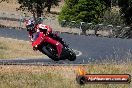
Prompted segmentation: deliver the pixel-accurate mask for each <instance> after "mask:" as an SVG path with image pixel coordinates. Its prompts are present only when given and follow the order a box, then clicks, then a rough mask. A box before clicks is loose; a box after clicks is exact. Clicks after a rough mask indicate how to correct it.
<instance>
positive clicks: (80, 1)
mask: <svg viewBox="0 0 132 88" xmlns="http://www.w3.org/2000/svg"><path fill="white" fill-rule="evenodd" d="M104 4H105V3H104V2H103V1H100V0H66V1H65V4H64V6H63V8H62V11H61V13H60V15H59V17H58V19H59V21H61V20H67V21H73V20H74V21H77V22H80V21H84V22H95V23H98V21H99V19H98V18H99V17H100V16H101V13H102V12H103V11H104V10H105V9H106V6H105V5H104Z"/></svg>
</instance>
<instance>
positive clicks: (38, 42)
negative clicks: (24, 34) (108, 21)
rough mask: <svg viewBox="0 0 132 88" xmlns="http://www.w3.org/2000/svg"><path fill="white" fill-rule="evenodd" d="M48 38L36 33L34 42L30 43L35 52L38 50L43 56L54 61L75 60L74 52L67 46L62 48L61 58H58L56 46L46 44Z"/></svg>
mask: <svg viewBox="0 0 132 88" xmlns="http://www.w3.org/2000/svg"><path fill="white" fill-rule="evenodd" d="M47 38H49V37H48V36H46V35H45V34H44V33H43V32H38V33H36V34H35V37H34V41H33V42H32V46H33V47H35V49H36V50H39V51H40V52H42V53H43V54H45V55H47V56H48V57H49V58H51V59H52V60H54V61H59V60H65V59H68V60H69V61H74V60H76V54H75V52H74V51H73V50H72V49H71V48H69V47H68V46H63V48H62V50H61V51H62V52H61V56H60V57H58V51H57V48H56V46H54V45H53V44H51V43H48V42H46V40H47ZM58 43H60V42H58Z"/></svg>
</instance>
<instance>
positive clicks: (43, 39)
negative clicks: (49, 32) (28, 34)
mask: <svg viewBox="0 0 132 88" xmlns="http://www.w3.org/2000/svg"><path fill="white" fill-rule="evenodd" d="M41 42H47V43H50V44H52V45H54V46H56V48H57V52H58V56H60V54H61V52H62V48H63V45H62V44H61V43H60V42H58V41H56V40H54V39H52V38H50V37H48V36H46V35H44V34H43V32H40V34H39V37H38V38H37V39H36V41H33V42H32V46H33V47H35V46H36V45H39V44H40V43H41Z"/></svg>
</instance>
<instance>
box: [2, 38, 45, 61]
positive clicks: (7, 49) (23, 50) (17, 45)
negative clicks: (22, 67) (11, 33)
mask: <svg viewBox="0 0 132 88" xmlns="http://www.w3.org/2000/svg"><path fill="white" fill-rule="evenodd" d="M20 57H21V58H29V57H30V58H38V57H45V55H43V54H41V53H40V52H39V51H33V49H32V45H31V43H30V42H26V41H20V40H15V39H9V38H2V37H0V59H9V58H20Z"/></svg>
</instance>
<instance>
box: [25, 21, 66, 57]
mask: <svg viewBox="0 0 132 88" xmlns="http://www.w3.org/2000/svg"><path fill="white" fill-rule="evenodd" d="M26 28H27V31H29V37H30V39H31V41H33V34H34V33H36V32H37V33H39V32H41V31H42V32H43V33H44V34H45V37H44V38H45V40H47V42H49V43H51V44H53V45H55V46H56V47H57V51H58V56H59V57H60V55H61V52H62V48H63V46H67V45H66V44H65V43H64V42H63V40H62V38H60V37H59V36H57V35H55V34H53V33H52V28H51V27H50V26H47V25H43V24H41V23H37V24H36V25H35V21H32V20H27V21H26ZM56 40H58V41H59V42H60V43H58V41H56ZM33 49H34V50H36V47H33Z"/></svg>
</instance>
